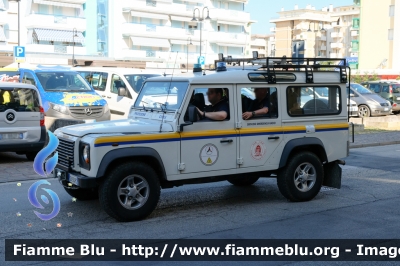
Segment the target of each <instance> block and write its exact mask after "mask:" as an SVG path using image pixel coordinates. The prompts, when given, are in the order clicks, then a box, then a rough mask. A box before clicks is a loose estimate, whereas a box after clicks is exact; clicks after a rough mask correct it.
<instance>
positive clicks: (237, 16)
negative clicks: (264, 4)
mask: <svg viewBox="0 0 400 266" xmlns="http://www.w3.org/2000/svg"><path fill="white" fill-rule="evenodd" d="M210 17H211V18H212V19H213V20H215V19H218V20H224V21H232V22H242V23H247V22H249V21H250V13H247V12H243V11H237V10H225V9H210Z"/></svg>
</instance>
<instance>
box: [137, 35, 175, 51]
mask: <svg viewBox="0 0 400 266" xmlns="http://www.w3.org/2000/svg"><path fill="white" fill-rule="evenodd" d="M131 40H132V43H133V45H138V46H149V47H162V48H169V47H170V44H169V41H168V40H166V39H155V38H143V37H131Z"/></svg>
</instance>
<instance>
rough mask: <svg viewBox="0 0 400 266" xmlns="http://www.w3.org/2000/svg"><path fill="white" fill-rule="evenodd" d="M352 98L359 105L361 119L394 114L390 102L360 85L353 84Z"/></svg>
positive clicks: (351, 87) (351, 88)
mask: <svg viewBox="0 0 400 266" xmlns="http://www.w3.org/2000/svg"><path fill="white" fill-rule="evenodd" d="M350 97H351V99H352V100H353V101H355V102H356V103H357V105H358V116H359V117H369V116H380V115H390V114H391V112H392V106H391V104H390V102H389V101H387V100H385V99H383V98H382V97H381V96H379V95H378V94H376V93H374V92H372V91H370V90H369V89H367V88H365V87H363V86H361V85H360V84H357V83H351V85H350Z"/></svg>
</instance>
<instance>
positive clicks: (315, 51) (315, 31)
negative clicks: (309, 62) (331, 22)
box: [307, 21, 326, 57]
mask: <svg viewBox="0 0 400 266" xmlns="http://www.w3.org/2000/svg"><path fill="white" fill-rule="evenodd" d="M311 23H314V33H315V49H314V53H315V57H317V52H318V45H319V44H318V43H317V32H318V31H321V33H324V32H325V31H326V30H325V29H324V25H323V24H322V27H321V29H319V30H316V29H315V21H311V22H310V23H309V24H308V30H307V32H313V30H311Z"/></svg>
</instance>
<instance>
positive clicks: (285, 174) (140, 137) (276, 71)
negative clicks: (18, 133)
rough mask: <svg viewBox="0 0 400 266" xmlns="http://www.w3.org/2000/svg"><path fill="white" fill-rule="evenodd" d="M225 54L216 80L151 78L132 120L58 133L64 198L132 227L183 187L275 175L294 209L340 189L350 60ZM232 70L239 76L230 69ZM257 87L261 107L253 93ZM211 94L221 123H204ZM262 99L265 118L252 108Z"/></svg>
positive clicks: (58, 174)
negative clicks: (163, 194) (167, 191)
mask: <svg viewBox="0 0 400 266" xmlns="http://www.w3.org/2000/svg"><path fill="white" fill-rule="evenodd" d="M220 56H221V57H220V60H217V61H216V62H215V64H216V71H215V72H214V73H211V71H207V73H198V74H199V75H196V73H195V74H194V75H191V76H181V77H171V76H170V77H168V76H167V77H155V78H151V79H148V80H146V82H145V83H144V85H143V87H142V89H141V91H140V93H139V95H138V98H137V100H136V102H135V104H134V106H133V107H132V110H131V113H130V115H129V118H128V119H126V120H117V121H107V122H98V123H92V124H84V125H74V126H68V127H64V128H61V129H58V130H57V131H56V132H55V134H56V135H57V137H58V138H59V147H58V149H57V152H58V157H59V161H58V165H57V167H56V169H55V170H54V174H55V177H56V178H58V179H59V180H60V182H61V184H62V185H63V186H64V187H65V190H66V191H67V192H68V193H69V194H70V195H71V196H73V197H76V198H77V199H80V200H84V199H91V198H97V197H99V199H100V203H101V206H102V207H103V208H104V210H105V211H106V212H107V213H108V214H109V215H110V216H112V217H114V218H115V219H117V220H118V221H134V220H139V219H143V218H145V217H146V216H147V215H149V214H150V213H151V212H152V211H153V210H154V209H155V208H156V206H157V203H158V201H159V197H160V188H172V187H174V186H181V185H184V184H193V183H205V182H214V181H223V180H228V181H229V182H230V183H232V184H233V185H236V186H247V185H251V184H253V183H255V182H256V181H257V180H258V179H259V178H260V177H271V178H276V179H277V184H278V188H279V190H280V192H281V193H282V194H283V195H284V196H285V197H286V198H287V199H289V200H291V201H308V200H311V199H313V198H314V197H315V196H316V195H317V194H318V193H319V191H320V189H321V186H322V185H325V186H331V187H336V188H340V186H341V175H342V172H341V168H340V167H339V164H344V161H342V160H341V159H342V158H344V157H346V156H348V151H349V141H348V139H349V124H348V110H347V107H346V106H347V104H346V103H347V102H348V100H347V97H348V92H347V91H346V83H348V82H349V81H350V77H349V76H350V73H349V72H347V71H350V69H349V68H348V67H345V66H346V62H345V59H331V58H330V59H323V58H318V59H314V58H312V59H308V58H303V59H292V58H285V59H284V60H282V58H262V59H261V58H257V59H249V58H246V59H231V58H229V59H228V58H224V57H223V55H220ZM319 61H335V62H340V61H344V64H341V63H340V64H339V63H338V64H334V65H333V64H331V65H322V64H319V63H318V62H319ZM249 62H250V63H252V64H250V65H248V66H246V65H247V63H249ZM226 63H228V64H229V63H235V64H239V65H242V66H243V68H240V70H235V71H230V70H229V71H226V70H227V68H226ZM253 64H254V65H253ZM257 64H260V65H257ZM228 68H229V67H228ZM346 70H347V71H346ZM259 88H261V89H263V90H264V92H265V94H264V95H266V97H264V99H257V98H255V96H254V94H253V93H254V91H255V90H257V89H259ZM211 91H214V92H215V91H220V92H221V91H222V92H223V99H221V100H223V101H225V106H226V111H228V112H229V114H228V116H226V117H225V119H224V120H219V121H215V120H211V119H208V118H207V117H209V113H207V111H206V115H204V112H203V111H204V110H210V108H209V106H207V102H208V99H209V97H210V95H208V94H211ZM317 91H324V95H323V96H321V95H319V94H317V93H316V92H317ZM259 100H262V102H263V103H264V104H265V106H264V107H267V108H268V112H267V113H266V114H263V115H257V113H260V112H257V111H256V112H254V110H256V109H254V108H253V109H252V110H253V111H251V110H250V109H249V108H251V106H253V105H254V104H255V103H257V101H259ZM262 107H263V106H261V108H262ZM211 109H212V108H211ZM228 109H229V110H228ZM249 110H250V112H251V116H250V117H244V116H243V113H245V112H247V111H249ZM208 112H210V111H208ZM211 112H212V111H211ZM207 114H208V115H207ZM204 117H205V119H204ZM245 118H248V119H245Z"/></svg>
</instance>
